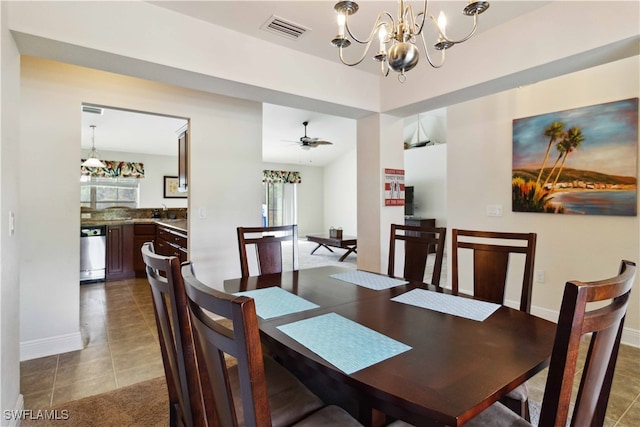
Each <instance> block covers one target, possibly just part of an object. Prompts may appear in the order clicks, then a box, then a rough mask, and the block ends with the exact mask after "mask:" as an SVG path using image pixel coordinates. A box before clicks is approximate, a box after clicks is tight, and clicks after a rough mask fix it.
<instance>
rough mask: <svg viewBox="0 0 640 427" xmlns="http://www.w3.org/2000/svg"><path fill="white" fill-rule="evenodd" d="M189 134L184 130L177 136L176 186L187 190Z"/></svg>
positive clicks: (181, 189)
mask: <svg viewBox="0 0 640 427" xmlns="http://www.w3.org/2000/svg"><path fill="white" fill-rule="evenodd" d="M188 146H189V134H188V132H187V131H186V130H185V131H184V132H182V133H181V134H180V136H179V137H178V188H179V189H180V191H187V189H188V187H189V185H188V184H189V183H188V175H189V173H188V172H189V171H188V168H189V155H188V154H189V147H188Z"/></svg>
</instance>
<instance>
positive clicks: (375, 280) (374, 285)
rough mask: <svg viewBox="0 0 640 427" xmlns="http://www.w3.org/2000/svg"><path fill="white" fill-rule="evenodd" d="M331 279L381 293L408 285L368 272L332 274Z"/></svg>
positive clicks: (357, 271) (354, 271)
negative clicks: (383, 290)
mask: <svg viewBox="0 0 640 427" xmlns="http://www.w3.org/2000/svg"><path fill="white" fill-rule="evenodd" d="M329 277H332V278H334V279H338V280H342V281H343V282H349V283H353V284H354V285H358V286H364V287H365V288H369V289H373V290H376V291H380V290H382V289H389V288H393V287H396V286H400V285H406V284H407V283H409V282H407V281H406V280H400V279H394V278H393V277H389V276H383V275H381V274H375V273H369V272H368V271H360V270H353V271H348V272H346V273H337V274H332V275H330V276H329Z"/></svg>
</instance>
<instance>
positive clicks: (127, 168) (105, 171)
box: [80, 159, 144, 178]
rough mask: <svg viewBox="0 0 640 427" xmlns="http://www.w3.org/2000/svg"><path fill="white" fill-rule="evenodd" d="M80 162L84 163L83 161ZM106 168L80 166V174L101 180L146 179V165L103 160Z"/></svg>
mask: <svg viewBox="0 0 640 427" xmlns="http://www.w3.org/2000/svg"><path fill="white" fill-rule="evenodd" d="M80 162H81V163H82V162H84V159H81V160H80ZM102 163H104V164H105V165H106V167H105V168H90V167H86V166H82V164H81V165H80V174H81V175H87V176H97V177H101V178H144V164H143V163H134V162H118V161H114V160H103V161H102Z"/></svg>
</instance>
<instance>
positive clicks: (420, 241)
mask: <svg viewBox="0 0 640 427" xmlns="http://www.w3.org/2000/svg"><path fill="white" fill-rule="evenodd" d="M446 234H447V229H446V228H444V227H417V226H410V225H399V224H391V236H390V240H389V268H388V271H387V274H388V275H389V276H393V275H394V274H395V264H396V263H395V257H396V242H399V241H402V242H404V269H403V276H402V277H403V278H405V279H406V280H413V281H418V282H424V273H425V269H426V266H427V256H428V255H429V253H434V254H435V255H434V257H435V259H434V264H433V272H432V274H431V284H432V285H434V286H436V287H440V274H441V272H442V259H443V257H444V246H445V236H446Z"/></svg>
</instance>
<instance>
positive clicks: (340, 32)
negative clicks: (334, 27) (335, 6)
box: [338, 13, 346, 37]
mask: <svg viewBox="0 0 640 427" xmlns="http://www.w3.org/2000/svg"><path fill="white" fill-rule="evenodd" d="M345 20H346V18H345V16H344V14H343V13H338V36H340V37H344V22H345Z"/></svg>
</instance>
